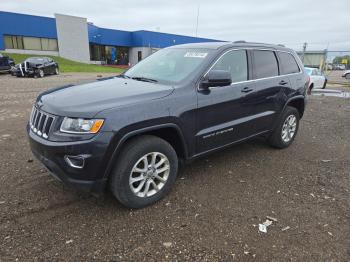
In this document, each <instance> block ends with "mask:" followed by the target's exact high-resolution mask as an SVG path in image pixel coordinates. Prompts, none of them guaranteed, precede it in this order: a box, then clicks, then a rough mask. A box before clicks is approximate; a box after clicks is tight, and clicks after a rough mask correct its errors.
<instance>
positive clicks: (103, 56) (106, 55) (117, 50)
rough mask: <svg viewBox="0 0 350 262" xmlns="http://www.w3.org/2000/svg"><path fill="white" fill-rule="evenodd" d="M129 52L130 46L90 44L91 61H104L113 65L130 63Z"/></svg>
mask: <svg viewBox="0 0 350 262" xmlns="http://www.w3.org/2000/svg"><path fill="white" fill-rule="evenodd" d="M128 53H129V48H128V47H122V46H106V45H95V44H90V60H91V61H103V62H105V63H107V64H112V65H114V64H117V65H128V63H129V55H128Z"/></svg>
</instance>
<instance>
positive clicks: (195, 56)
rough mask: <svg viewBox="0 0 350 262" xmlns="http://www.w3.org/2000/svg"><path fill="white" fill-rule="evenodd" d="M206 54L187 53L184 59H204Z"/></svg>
mask: <svg viewBox="0 0 350 262" xmlns="http://www.w3.org/2000/svg"><path fill="white" fill-rule="evenodd" d="M207 54H208V53H199V52H187V53H186V54H185V56H184V57H192V58H205V57H206V56H207Z"/></svg>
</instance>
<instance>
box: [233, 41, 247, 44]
mask: <svg viewBox="0 0 350 262" xmlns="http://www.w3.org/2000/svg"><path fill="white" fill-rule="evenodd" d="M233 43H235V44H240V43H247V41H245V40H238V41H234V42H233Z"/></svg>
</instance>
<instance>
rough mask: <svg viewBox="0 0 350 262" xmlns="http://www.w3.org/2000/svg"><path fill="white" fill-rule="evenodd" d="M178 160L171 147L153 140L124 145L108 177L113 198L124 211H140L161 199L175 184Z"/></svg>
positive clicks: (139, 139) (143, 138)
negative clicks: (121, 205) (120, 204)
mask: <svg viewBox="0 0 350 262" xmlns="http://www.w3.org/2000/svg"><path fill="white" fill-rule="evenodd" d="M177 171H178V158H177V155H176V152H175V150H174V149H173V148H172V146H171V145H170V144H169V143H168V142H166V141H165V140H163V139H160V138H158V137H155V136H141V137H138V138H135V139H133V140H131V141H130V142H128V143H127V145H126V146H125V147H124V148H123V150H122V152H121V153H120V155H119V159H118V160H117V163H116V165H115V168H114V170H113V171H112V174H111V179H110V188H111V191H112V193H113V195H114V196H115V197H116V198H117V199H118V200H119V202H120V203H122V204H123V205H124V206H126V207H130V208H142V207H145V206H148V205H151V204H153V203H155V202H156V201H158V200H160V199H161V198H163V197H164V196H165V195H166V194H167V193H168V192H169V190H170V188H171V186H172V185H173V184H174V182H175V179H176V176H177Z"/></svg>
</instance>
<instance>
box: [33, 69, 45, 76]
mask: <svg viewBox="0 0 350 262" xmlns="http://www.w3.org/2000/svg"><path fill="white" fill-rule="evenodd" d="M44 76H45V73H44V70H42V69H39V70H38V73H36V74H34V77H35V78H38V77H39V78H43V77H44Z"/></svg>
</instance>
